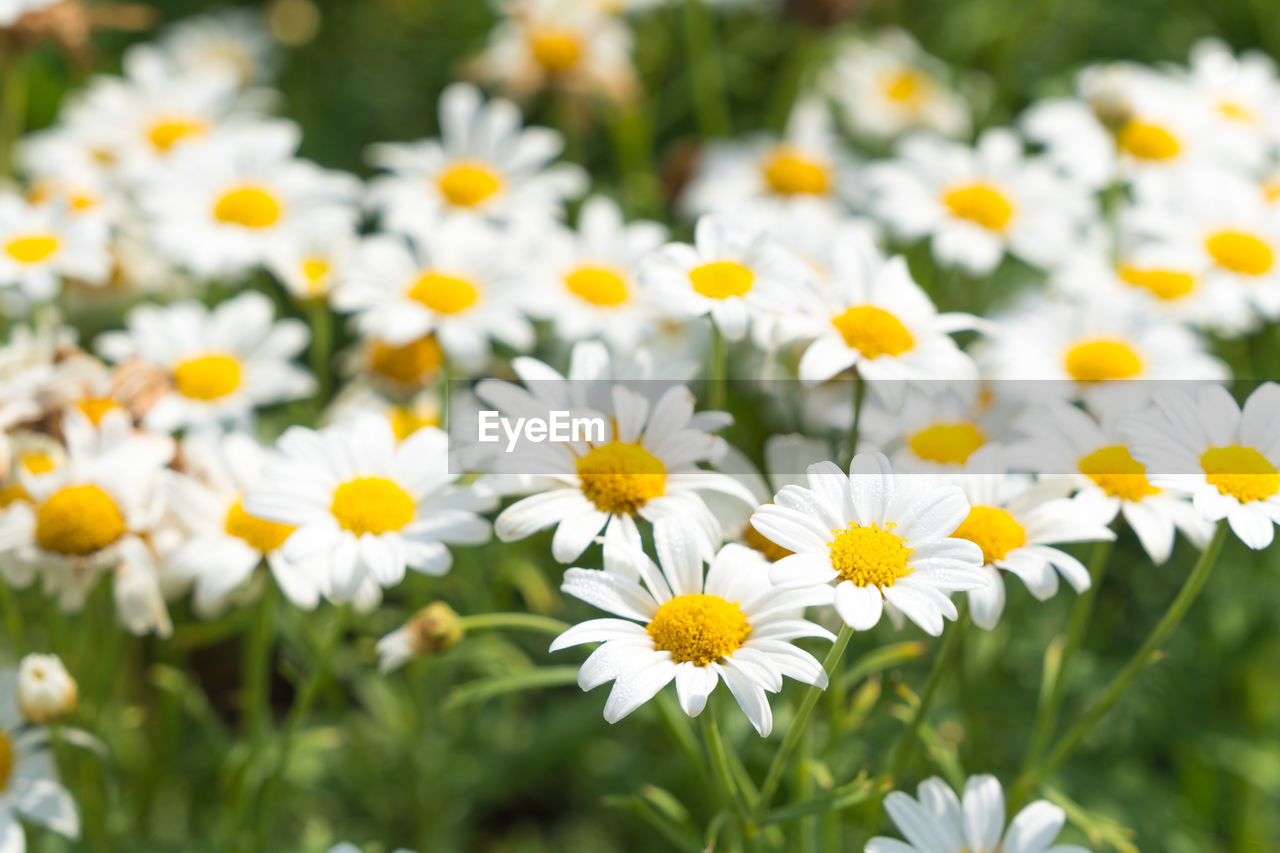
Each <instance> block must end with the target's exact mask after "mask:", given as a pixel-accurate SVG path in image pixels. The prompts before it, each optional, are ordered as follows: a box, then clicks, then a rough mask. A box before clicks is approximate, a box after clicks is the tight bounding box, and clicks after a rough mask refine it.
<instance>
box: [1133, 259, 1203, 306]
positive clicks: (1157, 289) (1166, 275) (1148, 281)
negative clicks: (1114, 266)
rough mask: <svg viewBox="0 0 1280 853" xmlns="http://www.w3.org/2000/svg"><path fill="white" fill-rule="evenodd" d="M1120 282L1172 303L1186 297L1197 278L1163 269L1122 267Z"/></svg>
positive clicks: (1193, 287) (1189, 274)
mask: <svg viewBox="0 0 1280 853" xmlns="http://www.w3.org/2000/svg"><path fill="white" fill-rule="evenodd" d="M1120 280H1121V281H1123V282H1124V283H1125V284H1131V285H1133V286H1134V287H1140V288H1142V289H1143V290H1145V291H1147V292H1148V293H1150V294H1151V295H1152V296H1154V297H1156V298H1157V299H1164V300H1166V301H1172V300H1174V299H1181V298H1182V297H1184V296H1186V295H1187V294H1188V293H1190V292H1191V291H1192V290H1194V289H1195V286H1196V278H1195V276H1193V275H1192V274H1191V273H1188V272H1178V271H1177V270H1162V269H1139V268H1138V267H1130V266H1122V267H1120Z"/></svg>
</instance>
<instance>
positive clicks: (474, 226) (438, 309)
mask: <svg viewBox="0 0 1280 853" xmlns="http://www.w3.org/2000/svg"><path fill="white" fill-rule="evenodd" d="M512 251H513V247H512V245H511V243H510V240H509V239H508V240H506V241H504V240H503V238H502V236H501V235H499V233H498V232H497V231H495V230H494V229H492V228H490V227H488V226H485V225H481V224H479V223H469V222H454V223H450V224H449V225H448V226H447V227H443V228H436V229H432V230H430V231H427V232H423V233H422V234H418V235H415V236H414V238H413V239H411V240H408V239H405V238H402V237H399V236H393V235H389V234H382V235H378V236H375V237H371V238H369V239H368V240H365V241H364V243H363V244H362V245H361V246H360V248H359V249H358V250H357V253H356V256H355V257H354V258H353V260H352V264H351V266H350V268H349V272H348V275H347V277H346V279H345V280H344V281H342V282H339V283H338V286H337V288H336V290H335V291H334V293H333V304H334V306H335V307H337V308H338V310H340V311H353V312H356V319H355V324H356V328H357V329H358V330H359V331H360V333H361V334H362V335H364V336H366V337H369V338H375V339H377V340H379V341H382V342H384V343H386V344H389V345H391V346H397V347H402V346H405V345H406V344H410V343H412V342H414V341H420V340H422V339H423V337H424V336H425V335H428V334H431V335H434V340H435V341H436V343H437V344H438V345H439V346H440V348H441V349H442V350H443V351H444V353H445V355H446V356H448V357H449V359H451V360H454V361H456V362H458V363H459V364H460V365H462V366H463V367H465V368H468V369H472V370H475V369H479V368H480V367H481V366H482V365H483V364H484V362H485V361H486V360H487V359H488V357H489V355H490V352H491V346H490V340H491V339H496V340H499V341H501V342H503V343H505V344H507V345H508V346H510V347H512V348H514V349H516V350H520V351H524V350H528V349H529V348H531V347H532V346H533V343H534V333H533V326H532V324H530V322H529V320H528V319H527V318H526V317H525V315H524V311H523V305H524V303H525V302H526V301H528V296H527V294H525V293H524V292H523V290H522V282H521V280H520V279H519V278H518V277H517V275H516V273H515V269H514V267H513V266H512V264H513V260H512V259H511V256H510V255H511V253H512Z"/></svg>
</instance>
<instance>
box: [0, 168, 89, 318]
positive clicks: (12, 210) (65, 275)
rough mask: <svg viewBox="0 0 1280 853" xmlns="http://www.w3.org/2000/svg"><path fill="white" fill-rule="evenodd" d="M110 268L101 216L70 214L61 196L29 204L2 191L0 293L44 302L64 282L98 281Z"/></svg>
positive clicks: (56, 291) (55, 293) (54, 294)
mask: <svg viewBox="0 0 1280 853" xmlns="http://www.w3.org/2000/svg"><path fill="white" fill-rule="evenodd" d="M110 272H111V256H110V254H109V253H108V251H107V224H106V222H105V221H102V220H99V219H91V218H83V217H77V216H74V215H73V214H72V212H71V210H70V208H69V207H68V206H67V204H66V203H65V202H62V201H51V202H49V203H47V204H40V205H32V204H28V203H27V202H26V201H24V200H23V199H22V198H21V197H20V196H17V195H14V194H12V193H3V192H0V292H3V291H4V290H5V289H8V288H12V289H14V290H16V291H18V292H19V293H20V294H21V295H22V296H23V297H25V298H26V299H28V300H32V301H38V302H44V301H48V300H50V299H52V298H54V297H55V296H57V295H58V292H59V290H60V289H61V285H62V283H63V282H64V281H67V280H69V279H74V280H76V281H79V282H82V283H84V284H90V285H99V284H102V283H104V282H105V281H106V279H107V276H108V275H109V274H110Z"/></svg>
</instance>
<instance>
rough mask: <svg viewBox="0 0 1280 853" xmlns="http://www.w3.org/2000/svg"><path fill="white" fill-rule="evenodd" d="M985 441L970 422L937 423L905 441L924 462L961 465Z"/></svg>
mask: <svg viewBox="0 0 1280 853" xmlns="http://www.w3.org/2000/svg"><path fill="white" fill-rule="evenodd" d="M985 442H986V438H984V437H983V435H982V433H981V432H980V431H979V430H978V428H977V427H975V426H974V425H973V424H971V423H967V422H965V421H957V422H955V423H939V424H934V425H933V426H928V427H925V428H924V429H922V430H920V431H919V432H917V433H916V434H915V435H913V436H911V440H910V441H908V442H907V444H908V446H910V448H911V452H912V453H914V454H915V455H916V456H918V457H920V458H921V459H923V460H925V461H926V462H936V463H938V464H939V465H963V464H964V463H965V462H966V461H967V460H968V458H969V456H970V455H971V454H972V453H973V451H975V450H977V449H978V448H979V447H981V446H982V445H983V444H984V443H985Z"/></svg>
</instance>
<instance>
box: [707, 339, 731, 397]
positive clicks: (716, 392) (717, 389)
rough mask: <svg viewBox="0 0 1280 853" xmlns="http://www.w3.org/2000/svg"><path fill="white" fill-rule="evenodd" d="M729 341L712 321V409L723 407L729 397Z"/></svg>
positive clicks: (709, 395) (710, 394)
mask: <svg viewBox="0 0 1280 853" xmlns="http://www.w3.org/2000/svg"><path fill="white" fill-rule="evenodd" d="M728 349H729V347H728V343H727V342H726V341H725V339H724V334H722V333H721V331H720V327H719V326H717V325H716V324H715V321H714V320H712V321H711V390H710V392H709V394H708V398H707V400H708V405H707V407H708V408H710V409H717V410H719V409H723V408H724V405H725V401H726V400H727V399H728V391H729V389H728V387H727V386H726V383H727V381H728V378H729V353H728Z"/></svg>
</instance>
